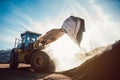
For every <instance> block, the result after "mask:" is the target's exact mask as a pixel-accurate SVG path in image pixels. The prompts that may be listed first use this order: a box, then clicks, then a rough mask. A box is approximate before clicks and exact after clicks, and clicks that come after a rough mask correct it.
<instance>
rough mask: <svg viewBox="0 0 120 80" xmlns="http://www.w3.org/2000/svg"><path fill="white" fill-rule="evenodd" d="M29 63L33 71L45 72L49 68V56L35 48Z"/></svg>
mask: <svg viewBox="0 0 120 80" xmlns="http://www.w3.org/2000/svg"><path fill="white" fill-rule="evenodd" d="M30 64H31V67H32V68H33V69H34V70H35V71H39V72H46V71H47V70H48V68H49V64H50V58H49V56H48V54H46V53H45V52H43V51H40V50H37V51H35V52H34V53H33V54H32V56H31V59H30Z"/></svg>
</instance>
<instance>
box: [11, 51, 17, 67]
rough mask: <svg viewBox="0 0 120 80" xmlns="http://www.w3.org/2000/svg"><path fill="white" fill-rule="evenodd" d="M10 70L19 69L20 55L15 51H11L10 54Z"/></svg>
mask: <svg viewBox="0 0 120 80" xmlns="http://www.w3.org/2000/svg"><path fill="white" fill-rule="evenodd" d="M9 66H10V69H17V67H18V54H17V53H16V52H14V49H13V50H12V51H11V54H10V64H9Z"/></svg>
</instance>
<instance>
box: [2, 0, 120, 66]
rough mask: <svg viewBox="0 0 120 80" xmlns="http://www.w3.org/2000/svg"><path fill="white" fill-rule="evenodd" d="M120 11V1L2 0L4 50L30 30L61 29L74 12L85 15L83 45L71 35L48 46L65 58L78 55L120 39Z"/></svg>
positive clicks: (81, 15) (80, 15) (42, 31)
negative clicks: (72, 38) (73, 39)
mask: <svg viewBox="0 0 120 80" xmlns="http://www.w3.org/2000/svg"><path fill="white" fill-rule="evenodd" d="M119 14H120V0H0V50H3V49H11V48H13V47H14V42H15V38H20V34H21V33H23V32H25V31H26V30H29V31H33V32H37V33H42V34H45V33H46V32H47V31H49V30H51V29H53V28H61V26H62V24H63V22H64V20H65V19H66V18H68V17H69V16H71V15H73V16H76V17H81V18H83V19H84V20H85V29H86V31H85V33H84V35H83V39H82V42H81V44H80V46H81V48H79V47H78V46H77V45H75V43H74V42H73V41H72V40H71V39H70V38H69V37H68V36H67V34H65V35H64V36H62V37H61V38H60V39H59V40H57V41H56V42H53V43H51V44H50V45H49V46H48V47H50V49H49V51H52V53H57V54H56V56H62V57H63V60H64V61H65V60H66V56H68V55H69V57H68V58H74V56H73V55H74V53H78V52H85V51H89V50H92V49H94V48H96V47H100V46H105V45H108V44H112V43H114V42H115V41H117V40H120V16H119ZM65 53H66V54H65ZM63 54H64V56H63ZM58 59H59V57H58ZM66 64H71V63H69V62H68V63H67V62H66ZM63 67H64V66H63Z"/></svg>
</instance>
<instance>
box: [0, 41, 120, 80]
mask: <svg viewBox="0 0 120 80" xmlns="http://www.w3.org/2000/svg"><path fill="white" fill-rule="evenodd" d="M0 80H120V41H118V42H116V43H115V44H113V45H111V48H109V49H107V50H105V51H104V52H103V53H102V54H99V55H96V56H94V57H93V58H91V59H89V60H87V61H85V62H84V63H83V64H82V65H80V66H79V67H76V68H74V69H71V70H68V71H63V72H53V73H50V72H47V73H38V72H34V71H32V70H31V69H30V66H29V65H26V66H23V65H22V66H20V67H19V68H18V69H17V70H10V69H9V67H8V64H0Z"/></svg>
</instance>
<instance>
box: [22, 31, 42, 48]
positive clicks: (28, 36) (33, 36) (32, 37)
mask: <svg viewBox="0 0 120 80" xmlns="http://www.w3.org/2000/svg"><path fill="white" fill-rule="evenodd" d="M39 36H41V34H39V33H35V32H31V31H26V32H24V33H22V34H21V38H22V46H21V49H22V50H32V49H33V44H34V43H35V42H36V41H37V40H38V37H39Z"/></svg>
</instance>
